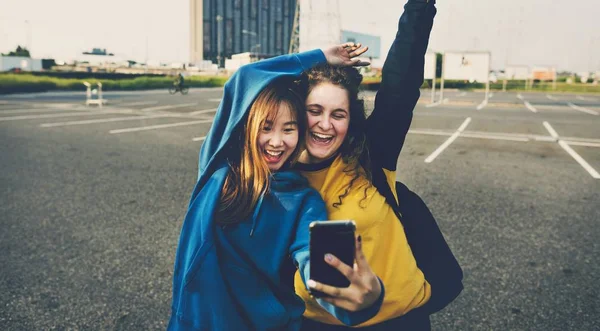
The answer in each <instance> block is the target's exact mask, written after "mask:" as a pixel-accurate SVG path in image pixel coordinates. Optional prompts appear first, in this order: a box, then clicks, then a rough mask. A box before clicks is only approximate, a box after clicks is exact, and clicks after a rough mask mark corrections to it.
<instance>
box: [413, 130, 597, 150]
mask: <svg viewBox="0 0 600 331" xmlns="http://www.w3.org/2000/svg"><path fill="white" fill-rule="evenodd" d="M408 133H409V134H421V135H429V136H446V137H448V136H451V135H452V134H454V132H453V131H445V130H436V129H410V130H409V131H408ZM460 137H461V138H481V139H491V140H507V141H520V142H528V141H539V142H557V141H558V139H559V138H558V135H557V136H556V137H552V136H541V135H533V134H523V133H503V132H485V131H468V130H465V131H463V132H462V133H461V135H460ZM561 140H564V141H565V142H566V143H568V144H569V145H578V146H586V147H600V139H592V138H576V137H562V138H561Z"/></svg>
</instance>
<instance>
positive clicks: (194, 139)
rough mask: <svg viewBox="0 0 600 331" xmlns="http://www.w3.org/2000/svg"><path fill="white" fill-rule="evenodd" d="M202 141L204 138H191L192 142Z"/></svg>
mask: <svg viewBox="0 0 600 331" xmlns="http://www.w3.org/2000/svg"><path fill="white" fill-rule="evenodd" d="M204 139H206V136H202V137H196V138H192V141H202V140H204Z"/></svg>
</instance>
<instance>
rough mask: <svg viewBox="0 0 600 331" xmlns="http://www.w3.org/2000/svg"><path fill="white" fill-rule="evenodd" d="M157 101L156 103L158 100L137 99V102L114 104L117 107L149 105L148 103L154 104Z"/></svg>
mask: <svg viewBox="0 0 600 331" xmlns="http://www.w3.org/2000/svg"><path fill="white" fill-rule="evenodd" d="M157 103H158V101H139V102H130V103H121V104H116V105H115V106H118V107H131V106H149V105H155V104H157Z"/></svg>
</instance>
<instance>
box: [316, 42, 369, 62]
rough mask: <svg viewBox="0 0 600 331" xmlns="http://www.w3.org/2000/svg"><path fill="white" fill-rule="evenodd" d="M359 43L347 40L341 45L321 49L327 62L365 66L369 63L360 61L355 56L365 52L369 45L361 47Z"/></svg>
mask: <svg viewBox="0 0 600 331" xmlns="http://www.w3.org/2000/svg"><path fill="white" fill-rule="evenodd" d="M361 46H362V45H361V44H360V43H352V42H348V43H345V44H341V45H336V46H331V47H328V48H324V49H322V51H323V53H324V54H325V58H326V59H327V64H330V65H332V66H339V67H350V66H356V67H361V66H367V65H369V64H371V63H369V62H368V61H361V60H360V59H358V58H357V57H358V56H360V55H362V54H363V53H364V52H366V51H367V50H368V49H369V47H366V46H365V47H361Z"/></svg>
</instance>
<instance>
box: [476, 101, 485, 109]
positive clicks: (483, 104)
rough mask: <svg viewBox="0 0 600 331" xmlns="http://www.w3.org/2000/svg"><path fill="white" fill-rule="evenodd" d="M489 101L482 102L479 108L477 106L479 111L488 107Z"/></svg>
mask: <svg viewBox="0 0 600 331" xmlns="http://www.w3.org/2000/svg"><path fill="white" fill-rule="evenodd" d="M487 104H488V101H487V100H483V102H481V103H480V104H479V106H477V110H482V109H483V108H485V106H487Z"/></svg>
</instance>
